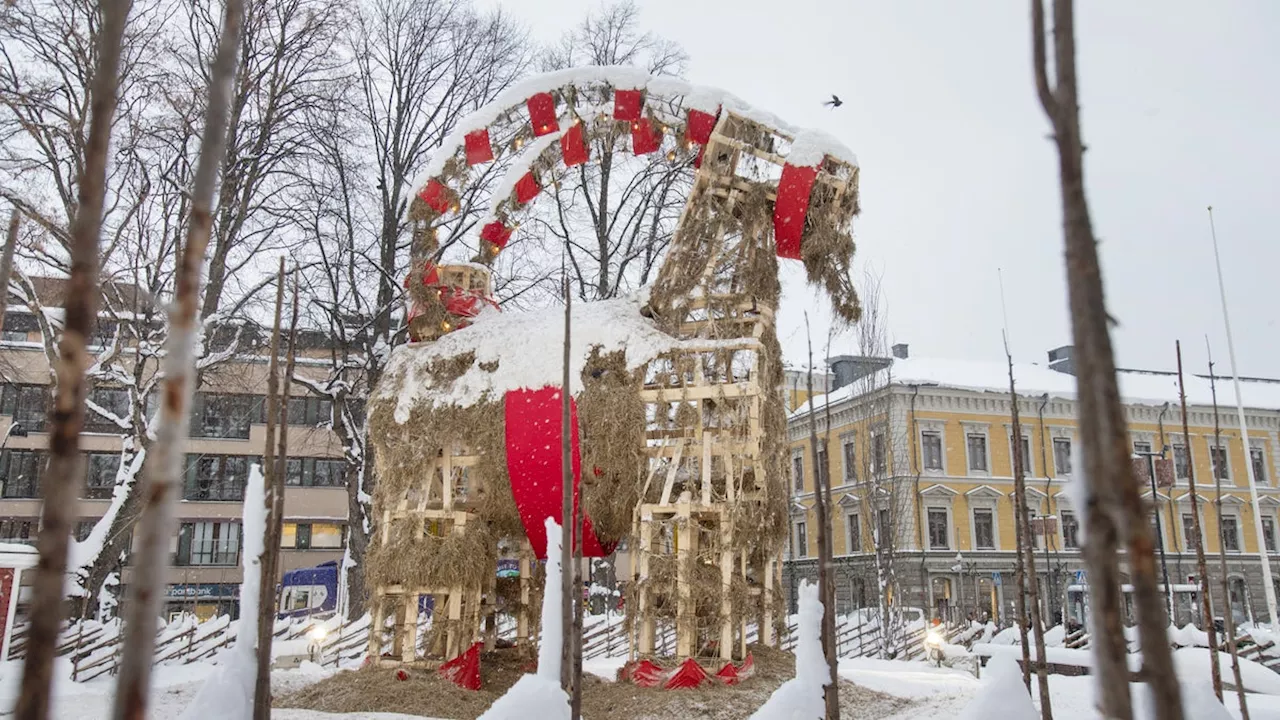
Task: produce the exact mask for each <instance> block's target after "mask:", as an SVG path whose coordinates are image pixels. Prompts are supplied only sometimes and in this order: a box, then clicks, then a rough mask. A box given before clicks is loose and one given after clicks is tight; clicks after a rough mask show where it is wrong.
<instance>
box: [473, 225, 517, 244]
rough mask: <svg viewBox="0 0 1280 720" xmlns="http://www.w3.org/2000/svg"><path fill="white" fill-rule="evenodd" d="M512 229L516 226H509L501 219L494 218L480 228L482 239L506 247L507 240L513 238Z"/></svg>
mask: <svg viewBox="0 0 1280 720" xmlns="http://www.w3.org/2000/svg"><path fill="white" fill-rule="evenodd" d="M512 230H514V228H509V227H507V226H506V225H503V224H502V223H501V222H500V221H498V220H494V221H493V222H491V223H489V224H488V225H485V226H484V227H483V228H481V229H480V239H481V240H488V241H489V242H491V243H493V244H494V245H495V246H497V247H499V248H504V247H506V246H507V242H508V241H509V240H511V232H512Z"/></svg>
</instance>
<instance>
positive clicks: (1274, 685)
mask: <svg viewBox="0 0 1280 720" xmlns="http://www.w3.org/2000/svg"><path fill="white" fill-rule="evenodd" d="M1239 660H1240V680H1241V682H1243V683H1244V689H1245V690H1247V691H1249V692H1254V693H1262V694H1264V695H1280V674H1276V672H1275V671H1274V670H1272V669H1270V668H1268V667H1267V666H1266V665H1263V664H1261V663H1257V662H1254V661H1252V660H1247V659H1245V658H1240V659H1239ZM1173 664H1174V666H1175V667H1176V668H1177V671H1178V677H1179V678H1180V679H1182V680H1183V682H1190V681H1192V680H1195V679H1197V678H1201V679H1203V678H1207V677H1210V673H1211V670H1210V667H1209V650H1208V649H1207V648H1198V647H1186V648H1181V649H1178V650H1174V651H1173ZM1218 665H1219V667H1221V668H1222V678H1223V681H1224V682H1231V655H1229V654H1228V653H1225V652H1219V653H1218Z"/></svg>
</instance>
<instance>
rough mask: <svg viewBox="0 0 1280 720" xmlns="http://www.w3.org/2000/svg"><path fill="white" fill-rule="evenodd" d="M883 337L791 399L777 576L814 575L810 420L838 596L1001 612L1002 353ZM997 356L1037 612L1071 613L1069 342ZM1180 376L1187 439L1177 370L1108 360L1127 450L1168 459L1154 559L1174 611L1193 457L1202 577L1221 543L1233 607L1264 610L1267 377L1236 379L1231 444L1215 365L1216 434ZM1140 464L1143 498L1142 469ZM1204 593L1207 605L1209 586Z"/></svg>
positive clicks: (1188, 532) (1006, 605) (1274, 495)
mask: <svg viewBox="0 0 1280 720" xmlns="http://www.w3.org/2000/svg"><path fill="white" fill-rule="evenodd" d="M894 350H895V352H894V355H895V356H896V357H894V358H859V357H847V356H846V357H842V358H836V359H834V360H833V362H832V365H833V371H834V372H833V374H834V376H835V382H834V389H833V390H832V391H831V392H830V393H829V394H828V395H826V396H824V397H819V398H817V399H816V402H815V403H814V407H813V408H810V407H809V406H808V405H803V406H800V407H799V408H798V409H797V410H796V411H794V412H792V414H791V416H790V419H789V422H788V427H789V435H790V443H791V457H790V462H791V464H790V474H791V478H790V480H791V482H792V489H793V499H792V519H791V520H792V522H791V531H792V537H791V546H790V548H789V550H788V560H787V563H786V566H787V569H786V571H785V573H784V574H785V576H786V578H787V582H788V585H789V586H794V584H795V583H794V582H792V580H793V579H795V578H799V577H812V576H814V575H816V561H815V557H816V555H817V532H816V528H817V517H816V512H815V509H814V498H813V489H814V475H813V469H814V467H815V462H814V453H813V449H812V448H811V446H810V442H809V437H810V422H811V421H812V422H813V423H815V425H816V429H817V431H818V435H819V437H820V438H823V439H825V450H824V448H823V442H822V441H820V442H819V452H818V456H817V463H816V464H817V465H818V466H820V467H821V468H822V469H823V471H824V472H826V473H828V474H829V477H830V478H831V485H832V497H833V501H834V513H833V514H834V517H833V520H832V527H833V535H834V537H833V538H832V546H833V549H834V553H835V557H836V566H837V572H836V577H837V597H838V602H837V604H838V606H839V608H838V609H840V610H842V611H843V610H847V609H849V608H853V607H859V606H867V605H874V604H876V603H877V602H878V600H877V598H878V597H880V593H879V592H878V590H877V588H879V587H882V586H883V587H887V588H889V590H887V593H888V594H893V593H897V594H898V600H899V604H900V605H902V606H905V607H919V608H922V609H925V611H926V613H928V614H934V615H939V616H942V617H952V618H956V617H965V616H967V615H968V614H969V613H973V614H974V616H975V617H981V616H983V615H988V616H991V617H994V618H999V619H1008V618H1009V617H1011V615H1012V608H1013V603H1014V593H1013V592H1012V587H1013V579H1014V576H1013V572H1014V568H1015V551H1016V546H1015V529H1014V520H1013V518H1014V515H1013V507H1014V506H1013V491H1014V482H1013V452H1012V449H1013V442H1014V439H1013V433H1012V422H1011V407H1012V406H1011V403H1010V395H1009V378H1008V374H1007V368H1006V366H1005V364H1004V363H1003V362H1001V361H991V362H970V361H955V360H945V361H940V360H930V359H917V358H909V357H908V356H907V349H906V346H898V347H895V349H894ZM1014 373H1015V378H1016V380H1017V383H1018V388H1017V389H1018V408H1019V414H1020V419H1021V430H1022V438H1021V444H1022V449H1023V456H1024V458H1025V461H1024V464H1025V466H1026V473H1025V474H1026V478H1027V502H1028V507H1029V511H1030V513H1031V515H1032V516H1033V518H1035V519H1033V521H1032V530H1033V531H1034V532H1035V538H1034V540H1035V547H1036V558H1035V559H1036V569H1037V574H1038V575H1039V582H1040V588H1041V590H1042V592H1041V595H1042V603H1043V605H1044V609H1045V611H1046V613H1047V614H1048V616H1049V617H1050V618H1052V619H1057V618H1059V617H1061V614H1060V613H1063V612H1065V613H1066V616H1067V617H1068V618H1071V617H1076V618H1079V617H1080V615H1081V613H1082V612H1083V602H1084V596H1085V595H1086V593H1084V592H1083V590H1084V588H1085V584H1086V583H1087V578H1086V577H1085V576H1084V575H1083V573H1081V572H1080V571H1081V570H1082V567H1083V564H1082V561H1081V557H1080V552H1079V543H1078V540H1079V533H1080V522H1079V513H1078V510H1077V509H1076V508H1074V507H1073V506H1072V503H1071V501H1070V498H1069V493H1068V492H1067V491H1066V488H1067V485H1068V484H1069V482H1070V480H1071V478H1072V477H1073V475H1074V474H1075V470H1076V466H1077V465H1078V464H1079V463H1078V460H1077V458H1076V448H1075V444H1076V442H1077V430H1076V414H1077V403H1076V400H1075V391H1076V382H1075V377H1074V375H1073V374H1071V373H1072V367H1071V349H1070V348H1069V347H1068V348H1059V349H1057V350H1055V351H1052V352H1051V353H1050V365H1048V366H1045V365H1032V364H1025V365H1015V367H1014ZM1186 385H1187V402H1188V424H1189V426H1190V433H1189V436H1190V437H1189V439H1190V447H1189V450H1188V447H1187V443H1185V442H1184V439H1183V434H1182V414H1181V410H1180V406H1179V403H1178V387H1177V377H1176V375H1175V374H1173V373H1168V372H1148V371H1131V370H1123V371H1121V372H1120V388H1121V393H1122V395H1123V397H1124V400H1125V412H1126V416H1127V420H1128V424H1129V433H1130V435H1131V438H1132V443H1133V448H1134V451H1135V457H1138V458H1148V457H1151V456H1148V455H1143V454H1142V453H1153V454H1157V455H1158V454H1159V453H1161V452H1162V451H1163V453H1164V462H1167V463H1168V465H1167V467H1169V469H1170V472H1168V473H1167V475H1171V476H1173V477H1172V483H1171V484H1168V485H1166V486H1160V487H1157V488H1156V492H1155V494H1154V497H1155V498H1156V502H1155V503H1153V507H1158V508H1159V521H1158V525H1159V530H1160V537H1161V539H1162V541H1163V546H1164V566H1165V567H1167V570H1168V576H1169V581H1170V586H1171V589H1172V591H1173V595H1174V601H1175V605H1176V606H1177V607H1176V612H1177V615H1178V618H1179V620H1180V622H1182V621H1186V620H1188V619H1193V617H1194V614H1195V613H1196V610H1195V609H1194V607H1193V606H1194V603H1193V600H1194V597H1195V594H1194V591H1193V588H1192V587H1191V586H1190V585H1188V584H1187V583H1188V582H1189V581H1193V580H1194V578H1195V575H1196V560H1195V552H1194V545H1193V544H1192V538H1193V537H1194V534H1193V516H1192V508H1191V492H1190V482H1191V479H1192V475H1193V474H1194V478H1195V481H1196V485H1197V491H1198V493H1197V500H1198V505H1199V508H1198V509H1199V514H1200V517H1201V522H1202V527H1203V533H1204V536H1205V546H1206V550H1207V552H1208V553H1209V560H1210V562H1209V574H1210V576H1211V579H1212V580H1213V583H1214V585H1213V587H1215V588H1216V587H1218V585H1217V583H1218V582H1219V578H1220V572H1219V559H1218V552H1219V548H1220V547H1224V549H1225V551H1226V559H1227V568H1228V570H1227V573H1228V577H1229V579H1230V581H1231V596H1232V608H1233V612H1234V613H1235V614H1236V616H1237V617H1239V618H1248V617H1251V616H1252V617H1256V618H1258V619H1262V618H1264V617H1265V616H1266V615H1267V610H1266V603H1265V601H1264V600H1263V591H1262V585H1261V583H1262V580H1261V566H1260V559H1259V558H1260V555H1259V553H1258V550H1259V548H1258V539H1257V532H1256V531H1255V520H1254V513H1253V506H1252V504H1251V502H1250V499H1249V492H1248V483H1249V480H1248V472H1247V470H1248V469H1249V468H1251V469H1252V470H1253V473H1254V475H1255V476H1256V477H1257V485H1258V493H1259V499H1260V502H1259V505H1260V506H1261V507H1262V515H1261V518H1260V519H1261V524H1262V534H1263V536H1264V538H1265V543H1266V547H1267V549H1268V550H1269V551H1272V552H1274V551H1275V550H1276V527H1277V522H1280V518H1278V516H1277V510H1278V509H1280V484H1278V483H1277V475H1278V473H1277V466H1276V464H1275V458H1276V456H1277V453H1280V436H1278V434H1277V433H1278V431H1280V380H1265V379H1255V378H1251V379H1244V378H1242V380H1241V388H1242V394H1243V396H1244V404H1245V415H1246V422H1247V423H1248V426H1249V436H1250V443H1249V451H1248V453H1246V452H1245V449H1244V446H1243V445H1242V443H1241V433H1240V428H1239V423H1238V422H1237V420H1236V413H1235V409H1234V406H1233V402H1234V393H1233V392H1232V391H1231V383H1230V379H1227V380H1226V381H1225V382H1224V381H1222V380H1221V379H1219V382H1218V384H1217V389H1218V391H1219V392H1218V400H1219V402H1220V403H1222V405H1221V406H1220V407H1219V413H1218V415H1217V420H1218V423H1219V425H1220V433H1219V434H1218V435H1217V438H1216V439H1215V429H1214V422H1215V415H1214V412H1213V407H1212V406H1213V398H1212V391H1211V388H1210V381H1209V379H1208V378H1207V377H1201V376H1196V375H1188V376H1187V378H1186ZM1211 455H1212V461H1211ZM1215 461H1216V462H1215ZM1139 462H1161V460H1160V459H1159V458H1158V457H1157V458H1156V459H1155V460H1141V459H1140V460H1139ZM1246 463H1248V466H1246ZM1148 467H1149V465H1148ZM1215 468H1217V469H1218V471H1219V472H1218V474H1219V475H1221V480H1222V494H1223V500H1222V520H1221V523H1219V521H1218V513H1217V510H1216V508H1215V505H1214V502H1213V500H1214V497H1215V494H1216V489H1215V487H1214V480H1215V473H1214V469H1215ZM1193 471H1194V472H1193ZM1162 474H1163V473H1160V472H1157V473H1156V475H1157V477H1160V476H1161V475H1162ZM1144 475H1145V474H1144ZM1142 482H1143V491H1144V497H1145V498H1147V500H1148V501H1150V500H1151V498H1152V497H1153V493H1152V490H1151V487H1150V479H1149V475H1146V476H1145V477H1144V478H1143V479H1142ZM1155 524H1156V520H1155V518H1154V517H1153V526H1154V525H1155ZM1159 559H1160V558H1159V557H1157V560H1159ZM1272 568H1273V573H1275V574H1276V575H1277V576H1278V577H1280V566H1278V565H1277V564H1276V563H1274V562H1273V563H1272ZM1006 586H1007V587H1008V588H1009V590H1008V591H1006ZM1214 603H1215V610H1214V612H1215V614H1216V615H1218V616H1221V614H1222V610H1220V609H1219V607H1220V606H1221V605H1222V603H1221V599H1220V598H1219V597H1217V595H1216V593H1215V597H1214Z"/></svg>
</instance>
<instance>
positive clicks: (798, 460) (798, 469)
mask: <svg viewBox="0 0 1280 720" xmlns="http://www.w3.org/2000/svg"><path fill="white" fill-rule="evenodd" d="M791 482H792V483H794V484H795V488H796V492H804V455H801V454H799V453H796V454H795V455H792V456H791Z"/></svg>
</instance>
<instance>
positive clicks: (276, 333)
mask: <svg viewBox="0 0 1280 720" xmlns="http://www.w3.org/2000/svg"><path fill="white" fill-rule="evenodd" d="M283 314H284V256H281V257H280V269H279V270H277V271H276V312H275V322H274V324H273V325H272V326H271V350H270V353H271V357H270V359H269V360H268V362H267V408H266V410H267V439H266V446H265V447H264V448H263V452H262V476H263V477H262V480H263V482H262V504H263V506H264V507H263V513H264V514H265V516H266V518H267V527H266V537H265V538H264V539H263V548H262V565H261V567H259V568H258V572H259V573H260V574H261V577H262V582H261V584H259V585H258V618H257V620H258V627H257V629H258V647H257V663H258V667H257V672H256V674H255V675H254V686H253V720H268V718H269V717H270V714H271V635H272V632H273V630H274V629H275V622H274V620H275V618H274V613H271V612H268V611H267V608H273V607H275V589H276V577H275V568H274V567H272V563H273V558H274V556H275V555H278V554H279V548H278V547H277V548H273V547H272V544H271V539H272V537H271V536H272V531H273V529H274V528H275V526H276V517H277V515H278V514H279V512H278V511H277V509H276V508H277V506H279V507H283V505H284V502H283V498H278V495H280V494H281V493H283V490H284V484H283V483H281V482H278V481H277V478H276V471H277V470H278V469H279V468H278V466H277V464H276V433H277V432H283V430H282V429H281V428H279V427H278V426H277V424H276V420H277V418H281V417H285V414H286V413H287V412H288V407H289V404H288V403H287V402H280V395H279V376H280V373H279V363H280V321H281V315H283ZM285 419H286V420H287V417H285ZM275 544H276V545H277V546H278V545H279V544H280V541H279V540H278V539H277V540H276V543H275Z"/></svg>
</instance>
